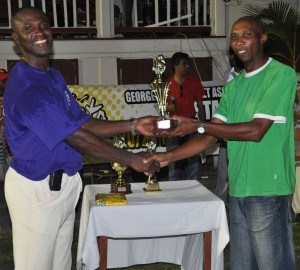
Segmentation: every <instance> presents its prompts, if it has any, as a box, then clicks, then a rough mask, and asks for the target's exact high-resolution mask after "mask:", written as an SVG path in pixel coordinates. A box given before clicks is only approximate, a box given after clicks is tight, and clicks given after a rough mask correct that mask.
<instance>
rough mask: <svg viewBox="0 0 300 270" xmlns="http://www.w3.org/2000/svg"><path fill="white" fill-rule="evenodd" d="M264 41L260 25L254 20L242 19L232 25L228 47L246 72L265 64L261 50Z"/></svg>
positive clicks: (262, 49)
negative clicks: (242, 64)
mask: <svg viewBox="0 0 300 270" xmlns="http://www.w3.org/2000/svg"><path fill="white" fill-rule="evenodd" d="M266 40H267V36H266V35H265V34H264V33H263V27H262V25H261V24H260V22H259V21H258V20H256V19H254V18H249V17H243V18H241V19H239V20H237V21H236V22H235V23H234V24H233V26H232V30H231V34H230V46H231V48H232V49H233V51H234V52H235V54H236V55H237V56H238V57H239V59H240V60H241V61H242V62H243V63H244V67H245V69H246V71H247V72H250V71H253V70H256V69H258V68H260V67H261V66H263V65H264V64H265V63H266V62H267V57H266V56H265V55H264V48H263V44H264V43H265V42H266Z"/></svg>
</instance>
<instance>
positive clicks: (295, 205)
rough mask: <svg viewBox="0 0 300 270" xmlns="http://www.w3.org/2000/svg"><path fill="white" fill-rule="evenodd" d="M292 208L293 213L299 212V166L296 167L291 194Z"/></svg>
mask: <svg viewBox="0 0 300 270" xmlns="http://www.w3.org/2000/svg"><path fill="white" fill-rule="evenodd" d="M292 208H293V210H294V212H295V214H299V213H300V167H299V166H297V167H296V185H295V191H294V194H293V200H292Z"/></svg>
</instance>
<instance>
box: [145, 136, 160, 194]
mask: <svg viewBox="0 0 300 270" xmlns="http://www.w3.org/2000/svg"><path fill="white" fill-rule="evenodd" d="M146 146H147V148H148V151H149V152H151V153H152V152H153V151H154V149H155V148H156V138H153V137H147V142H146ZM144 191H145V192H154V191H161V189H160V187H159V183H158V181H157V179H156V177H155V174H153V175H152V176H149V177H148V179H147V182H146V187H145V188H144Z"/></svg>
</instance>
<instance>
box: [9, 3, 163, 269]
mask: <svg viewBox="0 0 300 270" xmlns="http://www.w3.org/2000/svg"><path fill="white" fill-rule="evenodd" d="M12 28H13V33H12V37H13V39H14V41H15V43H16V45H17V46H18V47H19V49H20V50H21V54H22V61H20V62H18V63H17V64H16V65H15V66H14V68H13V69H12V71H11V74H10V76H9V79H8V81H7V85H6V91H5V96H4V100H5V102H4V115H5V116H4V125H5V132H6V135H7V141H8V144H9V146H10V149H11V151H12V154H13V157H14V158H13V161H12V162H11V165H10V168H9V170H8V172H7V174H6V179H5V197H6V201H7V205H8V208H9V213H10V217H11V221H12V228H13V249H14V262H15V270H20V269H30V270H36V269H39V270H40V269H43V270H61V269H63V270H68V269H71V262H72V260H71V245H72V237H73V227H74V220H75V206H76V203H77V201H78V197H79V194H80V191H81V186H82V184H81V179H80V176H79V174H78V171H79V170H80V169H81V166H82V156H81V154H82V153H83V154H86V155H90V156H92V157H95V158H99V159H102V160H107V161H116V162H119V163H124V164H127V165H128V166H130V167H132V168H133V169H135V170H137V171H140V172H145V173H146V174H153V173H154V172H156V171H158V170H159V165H158V163H157V162H153V163H150V164H144V163H143V156H142V155H139V154H133V153H129V152H127V151H125V150H121V149H118V148H115V147H113V146H112V145H110V144H108V143H106V142H105V141H104V140H103V138H104V137H107V136H112V135H114V134H118V133H124V132H129V131H131V132H132V133H133V134H135V132H138V133H140V134H143V135H147V136H150V135H153V131H154V121H155V120H156V119H157V118H156V117H144V118H139V119H135V120H131V121H114V122H109V121H101V120H98V119H93V118H91V117H90V116H89V115H86V114H85V113H84V112H83V111H82V110H81V108H80V106H79V104H77V102H76V100H75V99H74V98H73V97H72V95H71V94H70V92H69V90H68V88H67V86H66V83H65V81H64V79H63V77H62V76H61V74H60V73H59V72H58V71H57V70H55V69H53V68H50V67H49V53H50V51H51V48H52V44H53V38H52V33H51V29H50V24H49V21H48V19H47V17H46V15H45V13H43V12H42V11H41V10H39V9H36V8H32V7H25V8H21V9H19V10H18V11H17V12H16V14H14V16H13V17H12ZM58 172H59V173H60V174H59V173H58ZM57 175H60V178H59V179H58V180H59V184H58V186H57V185H54V186H51V185H49V182H51V181H50V179H52V176H55V177H56V176H57Z"/></svg>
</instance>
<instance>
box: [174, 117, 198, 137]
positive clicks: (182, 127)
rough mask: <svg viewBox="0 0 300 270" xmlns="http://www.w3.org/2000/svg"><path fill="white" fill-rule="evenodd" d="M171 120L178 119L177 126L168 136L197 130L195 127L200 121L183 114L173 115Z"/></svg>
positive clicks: (182, 134) (181, 134)
mask: <svg viewBox="0 0 300 270" xmlns="http://www.w3.org/2000/svg"><path fill="white" fill-rule="evenodd" d="M172 119H173V120H177V121H178V126H177V127H176V128H175V129H174V130H173V131H172V132H170V133H168V135H169V136H172V137H173V136H180V137H183V136H185V135H187V134H190V133H194V132H196V131H197V127H198V126H199V124H200V121H199V120H197V119H192V118H187V117H184V116H177V115H174V116H173V117H172Z"/></svg>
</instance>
